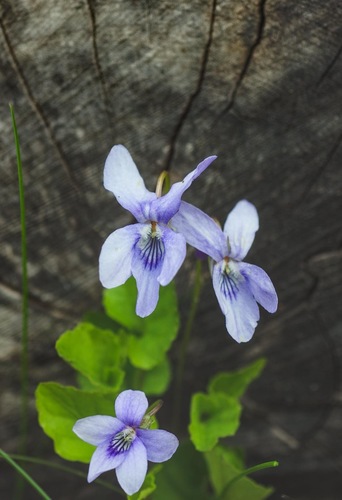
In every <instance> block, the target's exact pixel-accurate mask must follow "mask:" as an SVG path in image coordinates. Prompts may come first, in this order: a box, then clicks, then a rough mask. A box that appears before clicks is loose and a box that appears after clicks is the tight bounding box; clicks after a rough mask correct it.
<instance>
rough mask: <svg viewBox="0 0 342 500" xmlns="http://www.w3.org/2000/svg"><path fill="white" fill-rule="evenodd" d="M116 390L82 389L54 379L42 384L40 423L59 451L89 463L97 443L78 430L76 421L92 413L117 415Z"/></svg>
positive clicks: (65, 456)
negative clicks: (89, 440)
mask: <svg viewBox="0 0 342 500" xmlns="http://www.w3.org/2000/svg"><path fill="white" fill-rule="evenodd" d="M115 397H116V394H114V393H113V394H109V393H96V392H89V391H81V390H79V389H76V388H75V387H66V386H63V385H60V384H56V383H54V382H45V383H42V384H39V386H38V388H37V390H36V405H37V410H38V419H39V424H40V426H41V427H42V428H43V430H44V432H45V434H47V435H48V436H49V437H50V438H52V439H53V441H54V446H55V451H56V453H57V454H58V455H60V456H61V457H62V458H65V459H67V460H78V461H80V462H85V463H88V462H89V461H90V458H91V456H92V454H93V452H94V450H95V447H94V446H92V445H90V444H88V443H85V442H84V441H82V440H81V439H80V438H79V437H77V436H76V434H74V432H73V431H72V428H73V426H74V424H75V422H76V421H77V420H78V419H80V418H84V417H89V416H91V415H114V399H115Z"/></svg>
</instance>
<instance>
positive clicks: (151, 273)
mask: <svg viewBox="0 0 342 500" xmlns="http://www.w3.org/2000/svg"><path fill="white" fill-rule="evenodd" d="M215 158H216V156H209V157H208V158H206V159H205V160H203V161H202V162H201V163H200V164H199V165H198V166H197V167H196V168H195V170H193V171H192V172H190V173H189V174H188V175H187V176H186V177H185V178H184V180H183V181H181V182H177V183H175V184H173V186H172V187H171V189H170V191H169V192H168V193H167V194H165V195H164V196H160V197H158V196H157V194H156V193H152V192H150V191H148V190H147V189H146V187H145V184H144V181H143V179H142V177H141V176H140V174H139V172H138V169H137V167H136V165H135V163H134V162H133V160H132V157H131V155H130V154H129V152H128V151H127V149H126V148H125V147H124V146H121V145H118V146H114V147H113V148H112V150H111V152H110V153H109V156H108V158H107V160H106V163H105V168H104V186H105V188H106V189H108V190H109V191H111V192H112V193H113V194H114V196H115V197H116V199H117V201H118V202H119V203H120V205H121V206H123V207H124V208H126V209H127V210H129V211H130V212H131V213H132V215H134V217H135V218H136V220H137V221H138V222H137V223H136V224H132V225H129V226H126V227H123V228H121V229H117V230H116V231H114V232H113V233H112V234H110V235H109V236H108V238H107V239H106V241H105V242H104V244H103V247H102V250H101V254H100V281H101V283H102V285H103V286H104V287H105V288H114V287H117V286H119V285H122V284H123V283H125V281H126V280H127V279H128V278H129V277H130V276H131V275H132V274H133V276H134V278H135V279H136V282H137V287H138V300H137V305H136V313H137V315H138V316H141V317H145V316H148V315H149V314H151V313H152V312H153V311H154V309H155V307H156V305H157V302H158V298H159V285H163V286H165V285H167V284H169V283H170V282H171V281H172V279H173V278H174V276H175V274H176V273H177V271H178V270H179V268H180V266H181V265H182V263H183V261H184V259H185V254H186V240H185V237H184V235H183V234H179V233H177V232H175V231H174V230H173V229H172V228H171V219H172V217H173V216H174V215H175V214H176V213H177V212H178V210H179V207H180V203H181V197H182V195H183V193H184V191H186V190H187V189H188V188H189V187H190V186H191V183H192V182H193V181H194V180H195V179H196V178H197V177H198V176H199V175H200V174H201V173H202V172H203V171H204V170H205V169H206V168H207V167H208V166H209V165H210V163H211V162H212V161H213V160H215Z"/></svg>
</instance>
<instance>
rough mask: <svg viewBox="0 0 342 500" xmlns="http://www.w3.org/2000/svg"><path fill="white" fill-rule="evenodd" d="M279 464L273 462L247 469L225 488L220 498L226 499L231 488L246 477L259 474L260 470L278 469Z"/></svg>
mask: <svg viewBox="0 0 342 500" xmlns="http://www.w3.org/2000/svg"><path fill="white" fill-rule="evenodd" d="M278 465H279V462H277V461H275V460H273V461H272V462H264V463H262V464H258V465H254V466H253V467H250V468H249V469H246V470H244V471H242V472H241V474H238V475H237V476H235V477H234V478H233V479H232V480H231V481H230V482H229V483H228V484H227V485H226V486H225V488H224V490H223V492H222V493H221V495H220V497H219V498H224V496H225V494H226V493H227V491H228V490H229V488H231V486H232V485H233V484H235V483H236V482H237V481H239V480H240V479H241V478H243V477H245V476H249V475H250V474H253V473H254V472H257V471H259V470H263V469H269V468H271V467H278Z"/></svg>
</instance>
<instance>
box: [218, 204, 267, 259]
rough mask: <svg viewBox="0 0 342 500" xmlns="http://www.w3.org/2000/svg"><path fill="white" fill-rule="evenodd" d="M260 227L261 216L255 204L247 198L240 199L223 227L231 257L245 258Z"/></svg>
mask: <svg viewBox="0 0 342 500" xmlns="http://www.w3.org/2000/svg"><path fill="white" fill-rule="evenodd" d="M258 229H259V217H258V212H257V211H256V208H255V206H254V205H252V203H249V201H247V200H242V201H239V203H237V204H236V205H235V207H234V208H233V210H232V211H231V212H230V213H229V215H228V217H227V220H226V223H225V225H224V228H223V232H224V234H225V235H226V237H227V238H228V248H229V255H230V257H233V259H236V260H243V259H244V257H245V256H246V255H247V252H248V250H249V249H250V248H251V246H252V243H253V241H254V237H255V233H256V231H257V230H258Z"/></svg>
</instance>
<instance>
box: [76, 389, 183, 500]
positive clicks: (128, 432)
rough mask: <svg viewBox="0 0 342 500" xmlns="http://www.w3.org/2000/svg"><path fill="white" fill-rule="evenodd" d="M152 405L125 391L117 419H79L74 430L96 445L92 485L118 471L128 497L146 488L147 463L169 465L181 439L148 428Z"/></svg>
mask: <svg viewBox="0 0 342 500" xmlns="http://www.w3.org/2000/svg"><path fill="white" fill-rule="evenodd" d="M147 406H148V402H147V399H146V396H145V394H144V393H143V392H141V391H132V390H128V391H123V392H121V394H119V396H118V397H117V398H116V400H115V413H116V417H110V416H107V415H95V416H92V417H86V418H81V419H80V420H77V422H76V423H75V425H74V427H73V431H74V432H75V434H77V436H78V437H80V438H81V439H83V441H86V442H87V443H90V444H92V445H95V446H96V447H97V448H96V450H95V451H94V453H93V456H92V458H91V461H90V464H89V472H88V482H89V483H90V482H91V481H94V479H96V478H97V477H98V476H99V475H100V474H102V472H106V471H108V470H111V469H115V472H116V477H117V479H118V481H119V484H120V486H121V487H122V489H123V490H124V491H125V492H126V493H127V495H133V494H134V493H136V492H137V491H138V490H139V489H140V488H141V486H142V484H143V482H144V479H145V476H146V472H147V461H148V460H149V461H150V462H156V463H160V462H165V461H166V460H168V459H169V458H171V457H172V455H173V454H174V452H175V451H176V449H177V448H178V444H179V443H178V439H177V438H176V436H174V435H173V434H171V432H167V431H163V430H160V429H148V428H146V426H147V425H148V421H149V420H150V417H149V414H147V415H145V413H146V410H147Z"/></svg>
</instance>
